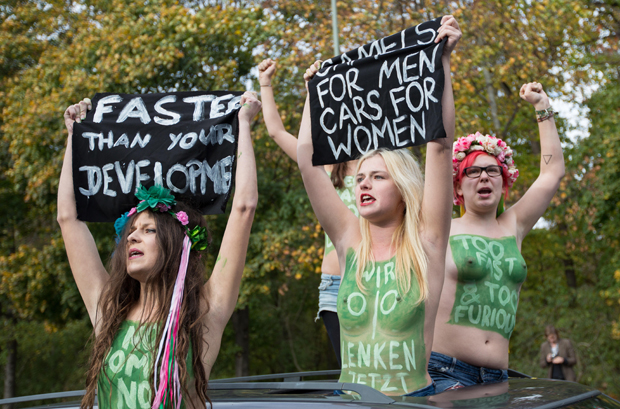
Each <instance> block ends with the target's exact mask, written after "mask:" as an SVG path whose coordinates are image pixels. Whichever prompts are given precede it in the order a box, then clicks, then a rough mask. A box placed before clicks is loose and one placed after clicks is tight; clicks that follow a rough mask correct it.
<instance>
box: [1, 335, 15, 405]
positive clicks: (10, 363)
mask: <svg viewBox="0 0 620 409" xmlns="http://www.w3.org/2000/svg"><path fill="white" fill-rule="evenodd" d="M6 352H7V358H6V365H5V366H4V399H8V398H14V397H15V367H16V363H17V341H16V340H15V339H11V340H9V341H8V342H7V343H6ZM2 408H3V409H13V408H14V405H12V404H9V405H3V406H2Z"/></svg>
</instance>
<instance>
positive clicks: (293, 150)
mask: <svg viewBox="0 0 620 409" xmlns="http://www.w3.org/2000/svg"><path fill="white" fill-rule="evenodd" d="M276 68H277V66H276V62H275V61H273V60H272V59H271V58H268V59H266V60H263V61H262V62H261V63H260V64H259V65H258V82H259V83H260V92H261V99H262V101H263V118H264V119H265V125H266V126H267V132H269V136H270V137H271V138H272V139H273V140H274V141H275V143H277V144H278V146H279V147H280V148H282V150H283V151H284V153H286V154H287V155H288V156H289V157H290V158H291V159H293V160H294V161H295V162H297V138H295V137H294V136H293V135H291V134H290V133H288V132H287V131H286V129H284V124H283V123H282V118H280V113H279V112H278V107H277V106H276V100H275V99H274V97H273V84H272V83H271V79H272V78H273V75H274V74H275V72H276Z"/></svg>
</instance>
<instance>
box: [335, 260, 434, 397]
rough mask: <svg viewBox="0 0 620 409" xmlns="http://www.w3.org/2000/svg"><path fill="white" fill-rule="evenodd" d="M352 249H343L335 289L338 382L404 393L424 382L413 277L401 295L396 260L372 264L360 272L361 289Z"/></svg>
mask: <svg viewBox="0 0 620 409" xmlns="http://www.w3.org/2000/svg"><path fill="white" fill-rule="evenodd" d="M354 258H355V253H354V252H353V250H352V249H349V251H348V253H347V264H346V272H345V275H344V278H343V280H342V283H341V284H340V289H339V291H338V318H339V319H340V338H341V343H342V345H341V354H342V372H341V374H340V380H339V382H353V383H359V384H363V385H368V386H371V387H373V388H375V389H377V390H379V391H382V392H387V393H389V394H391V395H404V394H406V393H411V392H413V391H416V390H418V389H420V388H422V387H424V386H426V366H427V362H426V348H425V345H424V303H422V304H418V305H416V301H417V300H418V297H419V294H420V291H419V289H418V287H417V281H416V280H415V279H414V280H412V287H411V289H410V290H409V292H408V293H407V294H401V291H400V290H399V289H398V286H397V284H396V275H395V273H394V266H395V259H394V258H392V259H391V260H388V261H383V262H377V263H375V266H374V268H370V266H369V268H368V270H367V271H366V272H364V277H363V279H362V280H363V283H364V286H365V289H366V293H363V292H362V291H361V290H360V288H359V287H358V286H357V283H356V282H355V270H356V268H357V266H356V263H355V262H354Z"/></svg>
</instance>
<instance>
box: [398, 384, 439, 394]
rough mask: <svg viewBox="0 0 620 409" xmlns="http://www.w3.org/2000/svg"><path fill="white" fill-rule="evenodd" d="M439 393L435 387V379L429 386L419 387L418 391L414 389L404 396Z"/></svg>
mask: <svg viewBox="0 0 620 409" xmlns="http://www.w3.org/2000/svg"><path fill="white" fill-rule="evenodd" d="M436 393H437V390H436V388H435V381H433V383H431V384H430V385H428V386H425V387H423V388H420V389H418V390H417V391H413V392H411V393H408V394H406V395H403V396H431V395H434V394H436Z"/></svg>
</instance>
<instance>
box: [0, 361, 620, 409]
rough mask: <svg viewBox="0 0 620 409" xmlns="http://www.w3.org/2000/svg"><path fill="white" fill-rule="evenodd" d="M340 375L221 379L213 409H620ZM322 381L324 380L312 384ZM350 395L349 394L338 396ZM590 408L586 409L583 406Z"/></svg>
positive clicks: (591, 394)
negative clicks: (416, 389)
mask: <svg viewBox="0 0 620 409" xmlns="http://www.w3.org/2000/svg"><path fill="white" fill-rule="evenodd" d="M339 374H340V371H338V370H335V371H318V372H298V373H285V374H276V375H258V376H249V377H240V378H229V379H218V380H211V381H210V382H209V393H208V395H209V398H210V400H211V401H212V407H213V409H224V408H232V407H237V408H238V407H242V408H244V409H246V408H248V409H249V408H291V407H294V408H295V409H314V408H324V407H327V406H329V407H334V408H339V407H348V408H351V407H358V408H377V409H380V408H392V409H394V408H397V407H409V408H426V409H428V408H432V409H434V408H446V407H451V408H461V409H469V408H471V409H474V408H475V409H486V408H488V409H492V408H514V409H516V408H519V409H525V408H538V409H551V408H561V407H568V406H570V407H575V408H582V407H583V408H590V407H591V408H618V409H620V403H619V402H617V401H615V400H613V399H611V398H609V397H608V396H606V395H604V394H602V393H601V392H600V391H598V390H596V389H593V388H591V387H589V386H585V385H582V384H579V383H575V382H567V381H557V380H551V379H536V378H531V377H529V376H527V375H524V374H521V373H519V372H516V371H512V370H510V371H509V376H510V377H509V379H508V380H507V381H505V382H499V383H494V384H486V385H477V386H471V387H467V388H462V389H456V390H451V391H446V392H443V393H440V394H437V395H434V396H429V397H403V396H397V397H394V396H386V395H384V394H383V393H381V392H379V391H377V390H376V389H374V388H371V387H369V386H366V385H361V384H350V383H340V382H337V380H336V379H329V378H334V377H337V376H338V375H339ZM309 378H319V380H308V379H309ZM336 390H338V391H345V392H346V393H345V394H338V393H334V391H336ZM83 394H84V391H71V392H60V393H51V394H44V395H34V396H27V397H20V398H11V399H2V400H0V405H2V404H9V403H24V402H31V403H33V404H39V405H40V404H41V403H42V402H44V401H49V400H50V399H52V400H56V401H57V400H58V399H65V400H66V399H72V400H73V399H75V398H76V397H80V396H82V395H83ZM582 405H585V406H582ZM79 406H80V402H79V401H78V402H76V401H72V402H65V403H52V404H50V403H48V404H46V405H43V406H37V407H38V408H44V407H45V408H65V409H70V408H75V409H77V408H79Z"/></svg>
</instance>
